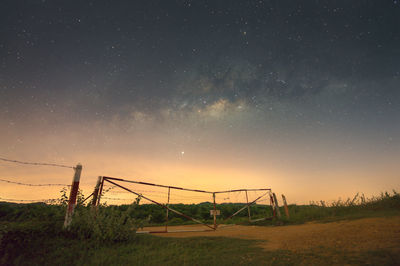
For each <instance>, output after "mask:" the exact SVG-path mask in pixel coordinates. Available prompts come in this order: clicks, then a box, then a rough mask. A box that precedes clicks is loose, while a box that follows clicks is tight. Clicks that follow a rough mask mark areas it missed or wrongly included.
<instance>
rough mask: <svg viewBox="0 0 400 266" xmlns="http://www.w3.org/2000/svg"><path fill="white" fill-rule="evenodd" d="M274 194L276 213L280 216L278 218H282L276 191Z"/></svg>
mask: <svg viewBox="0 0 400 266" xmlns="http://www.w3.org/2000/svg"><path fill="white" fill-rule="evenodd" d="M272 196H273V197H274V201H275V209H276V214H277V216H278V219H280V218H281V211H280V210H279V204H278V200H277V198H276V195H275V193H272Z"/></svg>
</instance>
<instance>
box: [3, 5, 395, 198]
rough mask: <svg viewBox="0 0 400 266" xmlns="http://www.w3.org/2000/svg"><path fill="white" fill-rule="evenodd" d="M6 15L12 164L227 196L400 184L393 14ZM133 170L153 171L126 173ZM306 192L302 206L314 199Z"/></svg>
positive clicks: (8, 10)
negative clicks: (227, 188)
mask: <svg viewBox="0 0 400 266" xmlns="http://www.w3.org/2000/svg"><path fill="white" fill-rule="evenodd" d="M0 10H1V11H0V34H1V38H0V122H1V124H0V129H1V133H0V134H1V135H0V136H1V140H0V144H1V147H2V151H1V153H2V154H3V155H5V156H11V157H13V158H21V157H22V158H23V159H30V160H36V159H44V160H46V159H49V160H53V161H62V162H64V161H72V162H76V161H81V162H82V163H83V164H84V166H85V162H86V165H87V164H89V165H90V162H92V165H93V167H92V168H91V169H87V171H89V172H90V171H91V172H90V178H92V179H93V180H95V176H96V175H101V174H102V172H103V171H105V170H104V169H102V166H104V163H105V162H106V161H107V160H108V159H107V158H109V157H110V154H111V155H112V156H111V157H114V158H115V156H116V157H118V158H120V160H122V161H123V163H122V162H121V161H119V162H118V163H117V162H113V163H110V165H109V166H107V169H108V170H107V171H111V172H113V171H116V170H115V168H122V169H125V170H121V173H123V174H125V175H130V174H131V173H133V171H136V172H135V173H140V174H141V175H142V176H145V177H146V176H148V177H149V178H150V179H151V178H153V179H155V180H157V181H160V182H164V183H165V182H167V183H168V182H170V183H171V182H175V181H176V180H180V181H179V182H183V181H181V180H182V178H183V177H184V176H186V175H189V176H190V175H192V174H193V173H194V172H196V175H197V177H196V178H192V179H190V178H189V179H188V180H191V181H190V182H193V184H195V185H198V184H204V183H207V184H209V183H210V182H212V181H210V180H221V181H220V182H221V184H219V186H220V187H223V183H224V182H228V180H230V179H231V178H234V179H235V182H236V183H235V184H237V185H241V184H243V185H244V186H246V185H247V184H246V183H247V182H249V185H250V186H251V184H252V183H251V182H253V183H254V184H257V185H258V184H263V183H266V184H272V185H273V186H275V187H279V188H280V189H283V190H285V189H286V190H290V191H298V188H299V186H302V184H304V182H306V183H310V182H311V183H315V187H320V188H324V187H325V186H326V187H325V192H326V191H329V188H330V186H334V187H335V189H338V190H340V188H343V187H346V189H347V190H346V192H343V193H344V194H346V193H353V192H355V191H357V190H358V189H364V190H365V191H367V192H371V193H372V192H377V191H376V190H374V189H380V190H383V189H390V188H398V186H399V185H400V184H399V182H398V180H397V181H396V178H395V176H396V174H395V172H396V171H397V172H398V170H399V169H398V167H397V166H396V158H399V156H400V139H399V137H398V136H399V133H400V126H399V125H400V27H399V25H400V6H399V4H397V3H396V2H393V1H316V0H313V1H118V2H116V1H29V2H27V1H3V2H2V3H1V8H0ZM133 158H134V160H135V161H136V162H138V161H141V160H142V161H143V162H142V163H137V164H135V163H134V164H133V165H131V166H130V167H128V168H126V167H127V166H126V162H127V161H130V159H133ZM95 162H97V163H95ZM162 163H164V164H166V166H165V167H161V166H149V165H158V164H162ZM117 164H118V165H119V166H118V167H115V168H113V165H117ZM171 165H173V167H171ZM3 167H4V169H3V170H4V175H9V176H12V175H13V171H11V170H10V169H8V168H7V167H8V166H5V165H4V166H3ZM84 169H85V168H84ZM179 169H180V170H179ZM182 169H184V170H182ZM224 169H229V170H226V171H228V172H224V171H225V170H224ZM382 169H384V172H382ZM174 171H175V172H176V171H178V172H179V171H182V173H181V176H180V177H179V178H177V179H173V178H172V176H173V175H174V174H173V173H174ZM202 171H204V175H210V173H212V172H214V173H215V174H214V175H215V176H216V179H213V178H211V179H210V178H208V179H207V178H205V177H204V178H205V179H204V180H207V182H206V181H204V180H203V179H202V178H201V177H200V176H202V173H203V172H202ZM231 172H235V173H236V175H237V176H235V177H229V176H228V175H230V173H231ZM248 172H250V173H251V174H250V175H251V178H250V179H249V180H250V181H243V180H240V178H239V177H240V176H244V175H247V173H248ZM118 173H119V172H118ZM228 173H229V174H228ZM164 174H167V175H168V176H170V177H171V178H172V179H162V178H161V177H160V176H162V175H164ZM368 174H369V175H371V176H368ZM378 175H379V177H378ZM26 178H27V179H29V177H26ZM88 178H89V177H88ZM379 178H383V179H384V181H382V182H378V180H380V179H379ZM222 180H223V181H222ZM349 180H350V181H349ZM347 181H348V182H350V183H351V184H348V183H346V182H347ZM93 182H94V181H93ZM177 182H178V181H177ZM215 182H216V181H215ZM361 183H362V184H363V186H362V187H360V186H359V184H361ZM377 184H380V186H378V187H377ZM214 185H215V184H214ZM211 186H212V184H211ZM215 186H217V185H215ZM348 187H350V188H348ZM302 189H304V191H303V194H302V193H300V192H298V194H295V192H293V193H294V195H295V196H296V197H297V198H298V199H304V198H307V197H305V196H304V194H305V193H309V191H310V190H313V188H302ZM322 190H323V189H322ZM378 192H379V191H378ZM334 195H338V193H336V194H335V193H333V192H332V193H331V194H329V196H327V197H334ZM346 195H347V194H346ZM315 197H320V198H323V197H324V195H322V194H316V195H315Z"/></svg>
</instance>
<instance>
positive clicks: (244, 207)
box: [224, 193, 268, 222]
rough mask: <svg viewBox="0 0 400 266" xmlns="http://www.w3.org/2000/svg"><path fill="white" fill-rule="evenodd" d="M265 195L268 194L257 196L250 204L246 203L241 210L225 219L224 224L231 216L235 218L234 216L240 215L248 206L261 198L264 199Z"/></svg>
mask: <svg viewBox="0 0 400 266" xmlns="http://www.w3.org/2000/svg"><path fill="white" fill-rule="evenodd" d="M267 194H268V193H264V194H263V195H261V196H259V197H258V198H256V199H255V200H253V201H252V202H250V203H247V204H246V205H245V206H244V207H243V208H241V209H240V210H238V211H237V212H235V213H234V214H232V215H231V216H229V217H228V218H226V219H225V220H224V222H225V221H226V220H229V219H231V218H232V217H233V216H235V215H236V214H238V213H240V212H241V211H243V210H244V209H246V208H247V207H248V206H250V205H252V204H254V203H256V202H257V201H258V200H259V199H261V198H262V197H264V196H265V195H267Z"/></svg>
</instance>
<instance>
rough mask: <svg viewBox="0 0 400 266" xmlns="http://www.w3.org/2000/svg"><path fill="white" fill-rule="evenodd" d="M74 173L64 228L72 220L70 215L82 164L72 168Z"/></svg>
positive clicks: (72, 211) (73, 206)
mask: <svg viewBox="0 0 400 266" xmlns="http://www.w3.org/2000/svg"><path fill="white" fill-rule="evenodd" d="M74 170H75V174H74V177H73V179H72V186H71V193H70V194H69V200H68V207H67V213H66V214H65V220H64V228H68V226H69V225H70V224H71V221H72V215H73V214H74V209H75V205H76V197H77V195H78V190H79V181H80V179H81V172H82V165H81V164H77V165H76V167H75V168H74Z"/></svg>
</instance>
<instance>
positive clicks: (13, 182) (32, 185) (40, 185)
mask: <svg viewBox="0 0 400 266" xmlns="http://www.w3.org/2000/svg"><path fill="white" fill-rule="evenodd" d="M0 181H1V182H6V183H10V184H16V185H21V186H29V187H51V186H57V187H61V186H62V187H70V186H71V185H67V184H28V183H21V182H15V181H10V180H5V179H1V178H0Z"/></svg>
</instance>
